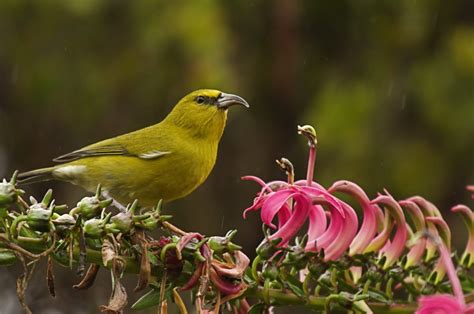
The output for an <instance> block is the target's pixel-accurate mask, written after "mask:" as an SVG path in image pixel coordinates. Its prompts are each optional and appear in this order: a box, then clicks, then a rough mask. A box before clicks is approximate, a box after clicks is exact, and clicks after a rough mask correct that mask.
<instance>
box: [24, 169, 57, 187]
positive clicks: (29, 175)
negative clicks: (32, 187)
mask: <svg viewBox="0 0 474 314" xmlns="http://www.w3.org/2000/svg"><path fill="white" fill-rule="evenodd" d="M53 170H54V167H49V168H41V169H36V170H31V171H27V172H23V173H20V174H19V175H18V181H17V182H18V184H20V185H22V184H31V183H37V182H43V181H49V180H52V179H54V177H53Z"/></svg>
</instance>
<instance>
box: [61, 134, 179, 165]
mask: <svg viewBox="0 0 474 314" xmlns="http://www.w3.org/2000/svg"><path fill="white" fill-rule="evenodd" d="M156 134H162V133H161V132H160V131H159V130H157V129H156V127H155V126H152V127H148V128H145V129H141V130H138V131H135V132H131V133H127V134H123V135H120V136H117V137H114V138H110V139H106V140H103V141H100V142H98V143H95V144H92V145H89V146H86V147H83V148H81V149H78V150H75V151H73V152H71V153H69V154H65V155H62V156H59V157H57V158H55V159H53V161H55V162H69V161H73V160H77V159H81V158H86V157H97V156H130V157H137V158H140V159H146V160H150V159H156V158H159V157H162V156H164V155H168V154H171V152H170V151H169V150H168V149H166V148H164V147H162V146H163V145H162V143H163V140H164V137H163V136H161V137H157V136H156ZM165 142H167V141H165ZM150 143H152V144H151V145H149V144H150ZM160 143H161V145H160Z"/></svg>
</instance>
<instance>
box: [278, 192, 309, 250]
mask: <svg viewBox="0 0 474 314" xmlns="http://www.w3.org/2000/svg"><path fill="white" fill-rule="evenodd" d="M293 200H294V201H295V203H294V205H293V213H292V215H291V217H290V219H289V220H288V221H287V222H286V223H285V224H284V225H283V226H282V227H281V228H280V229H279V230H278V231H277V232H275V233H274V234H272V235H271V236H270V237H269V239H270V240H274V239H277V238H281V239H282V241H281V243H280V246H282V245H284V244H286V243H287V242H288V241H289V240H290V239H291V238H292V237H293V236H294V235H295V234H296V233H297V232H298V230H299V229H300V228H301V226H302V225H303V224H304V223H305V221H306V218H307V217H308V215H309V209H310V207H311V205H312V201H311V199H310V198H309V197H308V196H307V195H306V194H303V193H295V194H293Z"/></svg>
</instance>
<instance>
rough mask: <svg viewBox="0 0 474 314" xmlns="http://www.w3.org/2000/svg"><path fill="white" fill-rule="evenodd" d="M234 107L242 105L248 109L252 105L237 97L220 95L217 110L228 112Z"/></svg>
mask: <svg viewBox="0 0 474 314" xmlns="http://www.w3.org/2000/svg"><path fill="white" fill-rule="evenodd" d="M233 105H241V106H244V107H246V108H249V107H250V105H249V104H248V102H246V101H245V99H243V98H242V97H240V96H237V95H233V94H226V93H221V94H220V95H219V98H217V108H219V109H223V110H226V109H228V108H229V107H230V106H233Z"/></svg>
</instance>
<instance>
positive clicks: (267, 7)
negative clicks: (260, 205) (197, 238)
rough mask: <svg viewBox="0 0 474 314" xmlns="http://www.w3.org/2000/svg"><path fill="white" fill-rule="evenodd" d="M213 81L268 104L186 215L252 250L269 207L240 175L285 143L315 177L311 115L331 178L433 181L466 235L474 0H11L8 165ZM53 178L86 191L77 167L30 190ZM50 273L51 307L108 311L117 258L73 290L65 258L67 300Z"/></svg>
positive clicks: (375, 183)
mask: <svg viewBox="0 0 474 314" xmlns="http://www.w3.org/2000/svg"><path fill="white" fill-rule="evenodd" d="M203 87H204V88H206V87H207V88H217V89H220V90H223V91H226V92H230V93H236V94H239V95H241V96H242V97H244V98H245V99H247V100H248V102H249V103H250V104H251V105H252V107H251V109H250V110H248V111H245V110H242V109H240V108H237V109H233V110H230V114H229V122H228V126H227V129H226V132H225V134H224V138H223V140H222V143H221V146H220V152H219V156H218V161H217V165H216V167H215V169H214V171H213V173H212V174H211V176H210V177H209V179H208V180H207V182H206V183H205V184H204V185H203V186H202V187H200V188H199V189H198V190H196V191H195V192H194V193H193V194H192V195H190V196H189V197H187V198H186V199H183V200H179V201H175V202H173V203H171V204H169V205H167V206H166V209H165V210H166V211H167V212H169V213H172V214H173V215H174V216H175V219H174V222H175V223H176V224H178V225H180V226H181V227H182V228H184V229H186V230H190V231H191V230H193V231H199V232H201V233H204V234H207V235H213V234H224V233H225V232H226V231H227V230H229V229H233V228H237V229H239V234H238V236H237V242H239V243H241V244H242V245H244V246H245V248H246V251H247V253H248V254H249V255H252V253H253V249H254V248H255V246H256V245H257V244H258V242H259V241H260V239H261V231H260V230H261V229H260V226H259V223H258V220H259V219H258V218H257V216H256V215H250V218H249V219H248V220H247V221H244V220H243V219H242V217H241V213H242V210H243V209H244V208H246V207H247V206H248V205H250V204H251V203H252V200H253V197H254V195H255V193H256V191H257V190H258V188H257V186H256V185H255V184H253V183H249V182H241V181H240V177H241V176H242V175H247V174H254V175H258V176H260V177H262V178H264V179H266V180H268V179H275V178H283V177H284V174H283V173H282V172H281V171H280V170H279V169H277V167H276V166H275V162H274V160H275V159H276V158H279V157H282V156H285V157H287V158H289V159H290V160H292V161H293V163H294V164H295V166H296V171H297V176H299V177H303V176H304V175H305V171H306V161H307V148H306V143H305V140H304V139H303V138H301V137H299V136H298V135H297V133H296V126H297V125H298V124H308V123H309V124H313V125H314V126H315V127H316V130H317V132H318V137H319V146H318V149H319V150H318V162H317V166H316V178H317V180H318V181H319V182H321V183H322V184H324V185H325V186H328V185H330V184H331V183H332V182H334V181H335V180H338V179H350V180H354V181H356V182H358V183H359V184H360V185H361V186H362V187H363V188H365V189H366V190H367V192H368V194H369V195H370V196H374V195H375V193H376V192H377V191H381V190H382V189H383V188H387V189H389V190H390V191H391V193H392V194H393V195H394V196H395V197H397V198H405V197H408V196H410V195H413V194H421V195H423V196H425V197H427V198H429V199H430V200H432V201H433V202H435V203H436V204H437V205H439V207H440V208H441V209H442V210H443V212H444V213H445V214H446V216H447V219H448V221H449V223H450V225H451V226H452V229H453V240H454V241H455V244H456V245H457V246H458V247H461V246H463V245H464V241H465V239H466V235H465V232H464V229H463V227H461V221H460V219H458V218H457V217H453V216H452V215H451V214H450V213H449V212H448V211H449V207H450V206H451V205H453V204H455V203H459V202H468V195H467V193H466V192H465V190H464V186H465V185H466V184H468V183H474V166H473V160H474V2H473V1H470V0H466V1H461V0H453V1H442V0H438V1H435V0H418V1H416V0H404V1H391V0H384V1H380V0H364V1H310V0H309V1H291V0H287V1H285V0H275V1H210V0H204V1H112V0H110V1H105V0H72V1H59V0H42V1H19V0H2V1H0V177H4V176H10V175H11V173H12V172H13V170H15V169H20V170H29V169H31V168H35V167H40V166H45V165H48V164H50V160H51V159H52V158H53V157H56V156H58V155H61V154H63V153H66V152H69V151H71V150H74V149H76V148H79V147H82V146H85V145H86V144H90V143H93V142H95V141H97V140H100V139H104V138H107V137H111V136H114V135H118V134H121V133H125V132H128V131H132V130H135V129H138V128H141V127H144V126H147V125H150V124H154V123H156V122H159V121H160V120H161V119H162V118H163V117H164V116H165V115H166V113H167V112H169V111H170V109H171V108H172V106H173V105H174V104H175V103H176V102H177V101H178V100H179V99H180V98H181V97H182V96H183V95H185V94H186V93H188V92H190V91H192V90H194V89H197V88H203ZM48 187H52V188H54V190H55V192H56V199H57V201H58V202H59V203H68V204H69V205H74V204H75V202H77V200H78V199H79V198H80V197H82V196H84V195H85V193H84V191H82V190H81V189H79V188H77V187H74V186H71V185H69V184H66V183H47V184H38V185H34V186H28V187H27V188H26V190H27V192H28V193H31V194H33V195H36V196H38V197H39V196H41V194H42V193H44V192H45V191H46V189H47V188H48ZM471 204H472V203H471ZM458 225H459V227H456V228H454V227H455V226H458ZM43 272H44V269H40V271H39V272H38V274H37V275H36V276H35V279H34V282H33V284H32V287H31V289H30V290H29V294H28V302H29V303H30V304H31V305H32V308H33V310H34V312H35V313H63V312H64V311H66V309H67V312H68V313H93V312H95V311H97V306H98V305H99V304H104V303H105V302H106V301H107V299H108V294H109V284H108V280H109V278H108V276H107V275H106V274H105V272H104V273H103V274H102V277H101V280H100V282H99V283H98V284H97V286H96V288H95V289H92V290H91V291H87V292H77V291H72V289H71V288H70V286H71V284H72V282H77V281H78V279H77V278H74V276H73V275H72V273H71V272H67V271H66V272H65V271H62V272H59V273H58V274H57V278H58V283H57V284H58V285H59V286H60V287H61V289H62V290H60V291H59V292H58V294H59V296H58V297H57V298H56V299H55V300H52V299H50V298H49V297H48V295H47V292H46V285H45V283H44V274H43ZM18 273H19V272H18V270H17V269H15V268H8V269H1V270H0V279H1V280H2V281H3V282H4V287H3V288H2V289H1V290H0V302H1V303H2V307H1V308H0V313H16V312H18V310H19V309H18V305H17V300H16V296H15V288H14V280H15V277H16V276H17V275H18ZM133 284H134V282H133V279H132V280H130V286H131V287H133ZM129 291H130V290H129ZM136 297H137V295H136V294H134V293H133V292H130V299H131V301H133V300H134V299H136Z"/></svg>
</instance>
